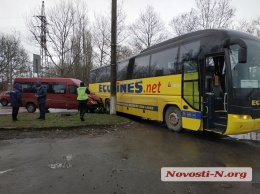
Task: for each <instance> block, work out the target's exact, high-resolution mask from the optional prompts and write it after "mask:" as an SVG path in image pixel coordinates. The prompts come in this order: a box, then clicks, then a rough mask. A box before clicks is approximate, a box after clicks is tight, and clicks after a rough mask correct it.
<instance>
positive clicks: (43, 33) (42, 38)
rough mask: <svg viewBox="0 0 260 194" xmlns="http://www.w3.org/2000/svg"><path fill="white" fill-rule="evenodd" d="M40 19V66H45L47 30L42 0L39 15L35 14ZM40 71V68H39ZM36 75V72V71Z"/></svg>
mask: <svg viewBox="0 0 260 194" xmlns="http://www.w3.org/2000/svg"><path fill="white" fill-rule="evenodd" d="M36 17H38V18H39V19H40V20H41V26H40V28H41V35H40V44H41V51H40V52H41V68H46V67H47V53H46V49H47V45H46V32H47V27H46V26H47V20H46V16H45V8H44V1H42V10H41V15H39V16H36ZM39 71H40V69H39ZM37 77H38V73H37Z"/></svg>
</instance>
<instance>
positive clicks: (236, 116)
mask: <svg viewBox="0 0 260 194" xmlns="http://www.w3.org/2000/svg"><path fill="white" fill-rule="evenodd" d="M233 118H235V119H243V120H248V119H252V117H251V116H250V115H233Z"/></svg>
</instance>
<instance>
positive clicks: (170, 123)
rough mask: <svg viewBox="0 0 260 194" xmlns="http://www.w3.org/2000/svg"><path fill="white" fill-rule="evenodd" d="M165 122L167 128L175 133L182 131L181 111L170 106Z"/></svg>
mask: <svg viewBox="0 0 260 194" xmlns="http://www.w3.org/2000/svg"><path fill="white" fill-rule="evenodd" d="M164 120H165V123H166V125H167V127H168V128H169V129H170V130H173V131H175V132H180V131H181V130H182V119H181V111H180V109H179V108H178V107H176V106H169V107H168V108H167V110H166V111H165V114H164Z"/></svg>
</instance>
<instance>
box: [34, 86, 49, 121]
mask: <svg viewBox="0 0 260 194" xmlns="http://www.w3.org/2000/svg"><path fill="white" fill-rule="evenodd" d="M36 88H37V94H36V95H35V96H36V97H37V102H38V107H39V110H40V117H39V118H38V119H41V120H45V112H46V110H45V102H46V97H47V90H46V88H45V87H43V86H42V85H41V84H40V83H37V84H36Z"/></svg>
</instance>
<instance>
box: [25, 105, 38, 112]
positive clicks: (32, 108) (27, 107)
mask: <svg viewBox="0 0 260 194" xmlns="http://www.w3.org/2000/svg"><path fill="white" fill-rule="evenodd" d="M26 109H27V111H28V112H29V113H34V112H35V111H36V106H35V105H34V104H33V103H28V104H27V105H26Z"/></svg>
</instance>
